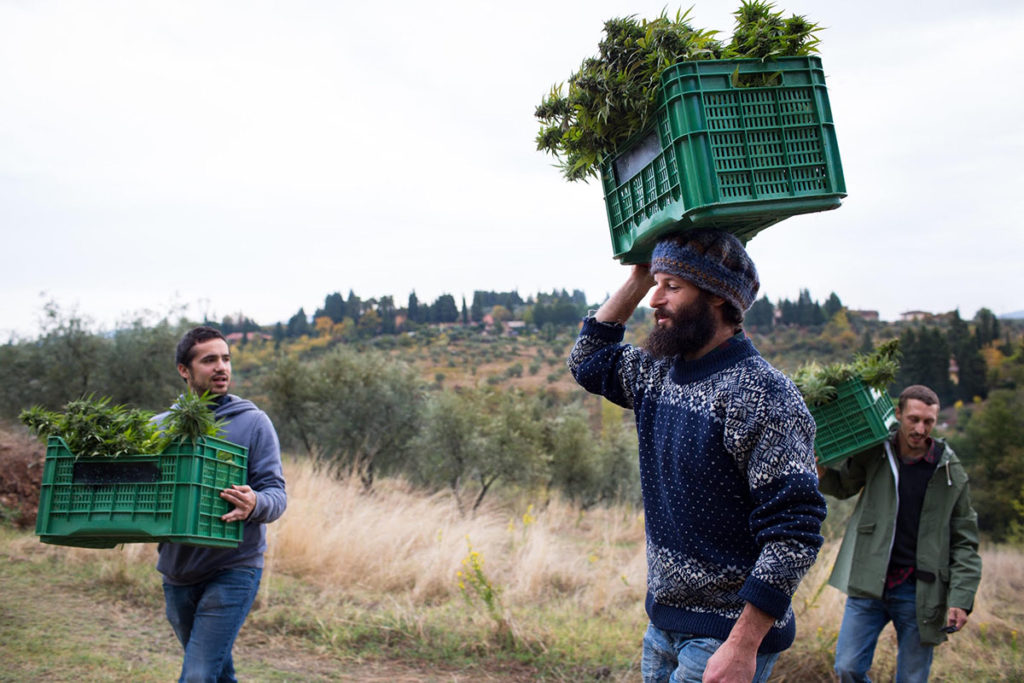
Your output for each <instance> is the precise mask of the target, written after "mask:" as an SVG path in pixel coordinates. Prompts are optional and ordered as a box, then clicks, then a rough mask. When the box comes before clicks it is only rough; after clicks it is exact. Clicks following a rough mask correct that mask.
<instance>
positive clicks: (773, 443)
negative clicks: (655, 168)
mask: <svg viewBox="0 0 1024 683" xmlns="http://www.w3.org/2000/svg"><path fill="white" fill-rule="evenodd" d="M624 329H625V328H623V327H622V326H621V325H617V324H610V323H601V322H598V321H596V320H594V319H593V318H587V319H586V320H585V321H584V323H583V329H582V330H581V332H580V336H579V338H578V339H577V341H576V345H575V347H574V348H573V350H572V353H571V354H570V356H569V369H570V370H571V371H572V374H573V377H575V378H576V381H577V382H578V383H579V384H580V386H582V387H583V388H584V389H586V390H587V391H589V392H592V393H595V394H600V395H602V396H604V397H605V398H607V399H608V400H610V401H612V402H614V403H617V404H618V405H621V406H622V407H624V408H631V409H632V410H633V412H634V413H635V415H636V425H637V433H638V436H639V443H640V482H641V488H642V491H643V502H644V517H645V527H646V532H647V599H646V608H647V614H648V616H649V617H650V619H651V623H653V624H654V625H655V626H657V627H658V628H661V629H664V630H667V631H677V632H681V633H688V634H693V635H698V636H707V637H712V638H717V639H719V640H725V639H726V638H727V637H728V635H729V632H730V631H731V630H732V626H733V624H734V623H735V622H736V620H737V619H738V618H739V616H740V613H741V612H742V611H743V608H744V606H745V603H747V602H749V603H751V604H753V605H754V606H755V607H758V608H760V609H761V610H763V611H764V612H767V613H768V614H770V615H771V616H773V617H775V619H776V621H775V623H774V625H773V626H772V628H771V630H770V631H769V632H768V634H767V635H766V636H765V637H764V639H763V640H762V642H761V646H760V648H759V651H760V652H762V653H765V652H780V651H782V650H784V649H786V648H787V647H789V646H790V644H792V642H793V638H794V636H795V634H796V624H795V620H794V615H793V609H792V606H791V600H792V597H793V593H794V592H795V591H796V588H797V585H798V584H799V583H800V580H801V579H802V578H803V576H804V574H806V572H807V570H808V569H809V568H810V567H811V565H812V564H814V561H815V558H816V557H817V554H818V549H819V548H820V547H821V543H822V537H821V535H820V533H819V532H820V529H821V522H822V520H823V519H824V518H825V511H826V508H825V499H824V498H823V497H822V496H821V494H820V493H819V492H818V477H817V473H816V471H815V467H814V421H813V420H812V418H811V416H810V413H809V412H808V411H807V407H806V406H805V404H804V402H803V399H802V398H801V396H800V393H799V391H798V390H797V389H796V387H795V386H794V385H793V383H792V382H791V381H790V380H789V379H788V378H787V377H786V376H785V375H783V374H782V373H781V372H779V371H778V370H776V369H775V368H773V367H772V366H771V365H770V364H769V363H768V362H767V361H765V360H764V359H763V358H762V357H761V355H760V354H759V353H758V352H757V349H755V348H754V346H753V344H752V343H751V342H750V340H749V339H747V338H746V337H744V336H743V335H742V334H739V335H737V336H735V337H733V338H732V339H730V340H729V341H728V342H727V343H726V344H724V345H722V346H720V347H718V348H716V349H714V350H713V351H711V352H710V353H708V354H707V355H705V356H703V357H701V358H699V359H697V360H694V361H685V360H683V359H681V358H676V359H666V360H656V359H655V358H653V357H652V356H651V355H650V354H648V353H647V352H645V351H643V350H642V349H639V348H636V347H634V346H630V345H624V344H622V343H621V342H622V338H623V334H624Z"/></svg>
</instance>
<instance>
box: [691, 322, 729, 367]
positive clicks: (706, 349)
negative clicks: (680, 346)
mask: <svg viewBox="0 0 1024 683" xmlns="http://www.w3.org/2000/svg"><path fill="white" fill-rule="evenodd" d="M737 332H739V330H738V329H736V328H735V327H732V326H730V325H721V326H719V328H718V331H717V332H715V336H713V337H712V338H711V341H709V342H708V343H707V344H705V345H704V346H702V347H701V348H700V350H698V351H695V352H694V353H688V354H683V359H684V360H688V361H692V360H697V359H698V358H703V357H704V356H706V355H708V354H709V353H711V352H712V351H714V350H715V349H717V348H718V347H719V346H721V345H722V344H724V343H725V342H726V341H728V340H729V339H732V338H733V337H734V336H735V335H736V333H737Z"/></svg>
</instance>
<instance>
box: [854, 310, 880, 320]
mask: <svg viewBox="0 0 1024 683" xmlns="http://www.w3.org/2000/svg"><path fill="white" fill-rule="evenodd" d="M850 315H855V316H857V317H858V318H860V319H861V320H874V321H877V320H878V311H850Z"/></svg>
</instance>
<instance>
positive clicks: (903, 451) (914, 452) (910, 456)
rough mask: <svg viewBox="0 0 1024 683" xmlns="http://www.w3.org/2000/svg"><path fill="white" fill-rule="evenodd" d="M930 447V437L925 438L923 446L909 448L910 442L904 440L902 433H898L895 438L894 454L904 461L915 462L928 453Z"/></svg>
mask: <svg viewBox="0 0 1024 683" xmlns="http://www.w3.org/2000/svg"><path fill="white" fill-rule="evenodd" d="M931 448H932V440H931V438H930V437H929V438H927V439H925V440H924V446H922V447H921V448H918V449H913V448H911V447H910V444H908V443H907V442H906V440H905V439H904V438H903V435H902V434H900V435H899V438H898V439H896V450H897V453H896V454H897V455H898V456H899V458H900V460H903V461H904V462H911V463H913V462H917V461H918V460H920V459H921V458H923V457H924V456H926V455H928V451H930V450H931Z"/></svg>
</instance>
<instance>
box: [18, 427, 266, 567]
mask: <svg viewBox="0 0 1024 683" xmlns="http://www.w3.org/2000/svg"><path fill="white" fill-rule="evenodd" d="M247 459H248V453H247V449H245V448H243V447H242V446H238V445H236V444H233V443H230V442H228V441H224V440H222V439H215V438H212V437H204V438H200V439H198V440H197V441H196V443H194V444H193V443H192V442H190V441H185V442H177V443H173V444H171V445H170V446H168V447H167V448H166V449H164V450H163V451H162V452H161V453H159V454H158V455H128V456H121V457H118V458H106V457H88V458H85V457H83V458H77V457H75V455H74V454H73V453H71V451H69V450H68V447H67V444H66V443H64V441H63V439H60V438H59V437H55V436H51V437H50V438H49V440H48V441H47V444H46V461H45V464H44V467H43V482H42V488H41V490H40V495H39V514H38V516H37V518H36V534H37V535H38V536H39V538H40V540H41V541H43V542H44V543H53V544H56V545H70V546H78V547H84V548H112V547H114V546H115V545H118V544H120V543H154V542H170V543H187V544H190V545H202V546H213V547H222V548H234V547H237V546H238V544H239V543H240V542H241V540H242V527H243V523H242V522H224V521H222V520H221V519H220V517H221V515H223V514H224V513H226V512H228V511H229V510H230V509H231V505H230V504H229V503H227V502H226V501H224V500H223V499H222V498H221V497H220V491H221V490H223V489H225V488H228V487H230V486H231V485H232V484H238V485H242V484H245V483H246V481H247V479H248V471H247V469H246V466H247Z"/></svg>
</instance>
